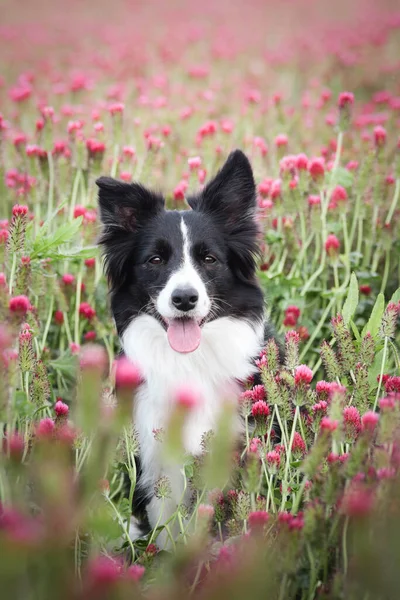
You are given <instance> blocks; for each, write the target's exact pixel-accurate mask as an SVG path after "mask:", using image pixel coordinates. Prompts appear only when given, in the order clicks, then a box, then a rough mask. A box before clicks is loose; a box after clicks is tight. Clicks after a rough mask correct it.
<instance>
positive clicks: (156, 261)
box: [148, 255, 164, 265]
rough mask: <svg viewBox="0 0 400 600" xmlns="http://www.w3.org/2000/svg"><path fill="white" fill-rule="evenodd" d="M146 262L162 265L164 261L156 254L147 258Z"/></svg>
mask: <svg viewBox="0 0 400 600" xmlns="http://www.w3.org/2000/svg"><path fill="white" fill-rule="evenodd" d="M148 262H149V263H151V264H152V265H162V263H163V262H164V261H163V259H162V258H161V256H158V255H156V256H152V257H151V258H149V260H148Z"/></svg>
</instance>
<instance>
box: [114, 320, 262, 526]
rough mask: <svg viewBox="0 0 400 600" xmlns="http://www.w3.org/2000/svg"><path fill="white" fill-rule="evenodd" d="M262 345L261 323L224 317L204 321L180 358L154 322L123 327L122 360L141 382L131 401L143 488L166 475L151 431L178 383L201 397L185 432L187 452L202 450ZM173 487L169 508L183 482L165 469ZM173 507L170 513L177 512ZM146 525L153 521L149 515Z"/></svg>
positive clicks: (164, 418)
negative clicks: (134, 368) (133, 366)
mask: <svg viewBox="0 0 400 600" xmlns="http://www.w3.org/2000/svg"><path fill="white" fill-rule="evenodd" d="M262 344H263V324H262V323H261V322H260V323H257V324H250V323H248V322H247V321H243V320H240V319H234V318H231V317H223V318H221V319H216V320H214V321H211V322H210V323H206V324H205V325H204V327H203V330H202V339H201V344H200V346H199V348H198V349H197V350H195V351H194V352H192V353H190V354H179V353H177V352H175V351H174V350H172V348H171V347H170V346H169V343H168V340H167V336H166V332H165V331H164V329H163V328H162V326H161V325H160V324H159V323H158V322H157V320H156V319H154V318H153V317H151V316H149V315H141V316H139V317H137V318H136V319H134V320H133V321H132V323H131V324H130V325H129V326H128V328H127V329H126V331H125V333H124V335H123V338H122V346H123V349H124V352H125V354H126V356H127V357H128V358H129V359H130V360H132V361H134V362H135V363H136V364H138V366H139V367H140V369H141V371H142V374H143V376H144V379H145V383H144V384H143V385H142V386H141V388H140V390H139V393H138V394H137V397H136V400H135V408H134V415H133V417H134V422H135V427H136V430H137V432H138V435H139V443H140V457H141V463H142V470H143V475H142V486H143V487H148V486H153V485H154V483H155V482H156V481H157V479H158V478H159V477H160V476H161V475H163V474H165V470H163V461H162V460H161V458H162V446H161V445H160V442H158V441H157V440H156V439H155V438H154V433H153V432H154V430H155V429H160V428H165V427H166V425H167V422H168V417H169V414H170V409H171V403H172V402H173V397H174V391H175V390H176V389H177V387H179V386H181V385H185V386H188V385H189V386H193V388H195V389H197V390H198V391H199V392H200V394H201V396H202V400H203V401H202V403H201V405H200V406H199V408H196V409H194V410H193V412H192V413H191V414H190V415H189V417H188V419H187V422H186V425H185V430H184V446H185V450H186V452H188V453H190V454H199V453H200V452H201V438H202V435H203V434H204V433H205V432H207V431H209V430H211V429H213V428H214V427H215V423H216V419H217V416H218V413H219V411H220V409H221V404H222V401H223V400H224V393H225V394H228V393H230V394H231V393H232V386H235V385H236V390H237V391H238V390H239V388H238V386H237V384H236V382H237V380H245V379H247V378H248V377H249V375H251V373H252V372H254V358H255V357H256V356H257V355H258V353H259V352H260V350H261V348H262ZM167 474H168V476H169V478H170V480H171V485H172V496H173V497H172V498H171V501H172V505H174V503H175V505H174V506H175V507H176V503H177V502H178V501H179V498H180V495H181V489H182V487H181V485H180V483H179V480H180V479H181V476H180V473H179V469H178V472H177V473H173V472H171V471H170V470H168V473H167ZM174 506H172V510H175V508H174ZM149 519H150V524H153V523H152V520H153V519H152V518H151V514H150V511H149Z"/></svg>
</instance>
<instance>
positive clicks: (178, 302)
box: [171, 288, 199, 312]
mask: <svg viewBox="0 0 400 600" xmlns="http://www.w3.org/2000/svg"><path fill="white" fill-rule="evenodd" d="M198 299H199V295H198V293H197V292H196V290H195V289H194V288H178V289H176V290H175V291H174V292H173V294H172V298H171V300H172V304H173V305H174V306H175V308H177V309H178V310H183V311H185V312H187V311H188V310H192V309H193V308H194V307H195V306H196V304H197V301H198Z"/></svg>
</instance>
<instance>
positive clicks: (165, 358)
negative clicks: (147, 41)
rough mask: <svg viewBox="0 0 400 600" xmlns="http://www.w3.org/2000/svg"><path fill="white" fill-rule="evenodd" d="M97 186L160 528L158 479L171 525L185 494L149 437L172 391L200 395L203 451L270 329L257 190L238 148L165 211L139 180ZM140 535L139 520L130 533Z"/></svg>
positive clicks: (191, 429)
mask: <svg viewBox="0 0 400 600" xmlns="http://www.w3.org/2000/svg"><path fill="white" fill-rule="evenodd" d="M96 183H97V185H98V187H99V195H98V200H99V208H100V217H101V221H102V224H103V230H102V234H101V238H100V240H99V241H100V244H101V245H102V247H103V250H104V259H105V269H106V274H107V276H108V281H109V285H110V294H111V310H112V314H113V318H114V320H115V324H116V327H117V331H118V335H119V338H120V341H121V345H122V349H123V353H124V354H125V355H126V357H127V358H128V359H130V360H131V361H133V362H134V363H135V364H137V365H138V366H139V367H140V369H141V372H142V375H143V384H142V385H141V386H140V388H139V390H138V391H137V394H136V397H135V403H134V414H133V421H134V426H135V429H136V431H137V434H138V438H139V445H140V456H139V470H138V481H137V486H136V490H135V503H136V507H137V508H140V507H141V508H145V512H146V516H147V519H148V523H149V525H150V527H151V528H154V527H155V526H156V524H157V523H159V517H160V511H161V503H162V501H161V500H160V499H159V498H157V497H156V496H155V494H154V485H155V483H156V482H157V480H158V479H159V478H160V477H161V476H167V477H168V479H169V482H170V486H171V496H170V498H169V499H168V500H167V501H166V503H165V505H164V512H163V521H164V522H165V521H166V520H167V519H168V517H169V516H170V515H172V514H173V513H174V512H175V511H176V508H177V505H178V504H179V502H180V501H181V499H182V493H183V478H182V475H181V473H180V468H179V466H175V467H174V466H166V465H165V464H164V462H163V460H162V458H163V457H162V453H163V450H162V445H160V443H159V442H158V441H156V439H155V436H154V432H155V431H157V430H160V429H164V428H165V427H166V426H167V424H168V418H169V416H170V413H171V406H172V402H173V399H174V393H175V392H176V390H177V389H178V387H179V386H181V385H185V386H188V385H190V386H193V388H194V389H196V390H197V391H198V392H199V393H200V394H201V397H202V399H203V402H202V403H201V405H199V406H198V407H195V408H194V409H193V410H192V411H191V412H190V414H189V416H188V418H187V421H186V423H185V427H184V431H183V444H184V449H185V451H186V452H187V453H188V454H192V455H199V454H200V453H201V452H202V438H203V435H204V433H206V432H209V431H210V430H213V428H214V427H215V424H216V420H217V418H218V415H219V413H220V410H221V406H222V400H223V394H224V391H226V390H227V389H230V390H232V389H234V390H235V393H236V394H237V395H239V394H240V392H241V391H242V387H241V383H240V382H243V381H246V380H247V379H248V378H249V377H250V376H251V375H252V374H253V373H254V372H255V371H256V367H255V359H256V358H257V357H258V356H259V353H260V351H261V350H262V348H263V346H264V344H265V341H266V339H268V338H270V337H272V336H273V335H274V334H273V330H272V328H271V327H270V326H269V324H268V323H266V322H265V316H264V298H263V293H262V290H261V287H260V285H259V283H258V280H257V276H256V263H257V254H258V226H257V223H256V219H255V217H256V187H255V182H254V177H253V172H252V168H251V165H250V162H249V160H248V158H247V157H246V156H245V154H244V153H243V152H242V151H240V150H235V151H233V152H232V153H231V154H230V155H229V157H228V159H227V160H226V162H225V164H224V165H223V166H222V168H221V169H220V171H219V172H218V173H217V174H216V176H215V177H214V178H213V179H212V180H211V181H210V182H209V183H208V184H207V185H206V186H205V187H204V188H203V189H202V191H200V192H199V193H198V194H197V195H193V196H190V197H188V198H187V202H188V205H189V207H190V209H189V210H182V211H178V210H166V209H165V207H164V204H165V203H164V198H163V197H162V195H160V194H158V193H155V192H153V191H150V190H149V189H147V188H146V187H144V186H142V185H140V184H138V183H132V184H128V183H124V182H121V181H117V180H115V179H113V178H111V177H100V178H99V179H98V180H97V181H96ZM239 428H240V427H238V429H239ZM139 534H140V529H139V530H137V531H136V529H135V526H134V525H133V527H132V531H131V535H132V537H135V536H138V535H139ZM159 539H160V537H159ZM158 541H159V540H158ZM164 541H165V540H164Z"/></svg>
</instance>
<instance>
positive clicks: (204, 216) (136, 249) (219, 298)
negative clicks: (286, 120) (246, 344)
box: [96, 150, 264, 335]
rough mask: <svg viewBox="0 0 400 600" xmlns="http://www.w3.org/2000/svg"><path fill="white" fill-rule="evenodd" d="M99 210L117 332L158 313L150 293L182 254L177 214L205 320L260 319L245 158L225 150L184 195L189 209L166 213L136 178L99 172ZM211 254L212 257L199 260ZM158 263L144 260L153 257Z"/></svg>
mask: <svg viewBox="0 0 400 600" xmlns="http://www.w3.org/2000/svg"><path fill="white" fill-rule="evenodd" d="M96 183H97V185H98V186H99V188H100V189H99V205H100V215H101V219H102V221H103V224H104V229H103V233H102V236H101V238H100V244H102V246H103V247H104V254H105V263H106V272H107V275H108V279H109V283H110V289H111V308H112V312H113V316H114V318H115V322H116V325H117V329H118V333H119V334H120V335H121V334H122V333H123V331H124V329H125V328H126V327H127V326H128V324H129V323H130V321H131V320H132V319H133V318H134V317H135V316H137V315H138V314H139V313H144V312H145V313H149V314H151V315H153V316H154V317H156V318H158V319H159V320H160V322H162V320H161V318H160V316H159V315H158V314H157V312H156V310H155V307H154V304H153V303H152V302H151V298H152V297H155V296H156V295H157V294H158V293H159V291H161V289H163V287H164V286H165V284H166V282H167V280H168V278H169V277H170V275H171V273H172V272H173V271H174V270H175V269H176V267H177V266H178V265H179V263H180V261H181V258H182V233H181V229H180V219H181V216H182V215H183V218H184V220H185V223H186V225H187V227H188V230H189V233H190V238H191V243H192V249H193V252H192V254H193V255H192V259H193V261H194V262H195V264H196V267H197V269H198V270H199V272H200V274H201V276H202V279H203V281H204V282H205V285H206V288H207V292H208V294H209V296H210V297H212V298H213V310H212V311H211V314H210V316H209V320H211V319H213V318H217V317H222V316H227V315H231V316H235V317H239V318H243V319H248V320H249V321H256V320H260V319H262V315H263V308H264V301H263V294H262V291H261V288H260V286H259V284H258V282H257V278H256V257H257V252H258V246H257V225H256V223H255V220H254V213H255V209H256V189H255V183H254V179H253V174H252V170H251V166H250V163H249V161H248V159H247V158H246V156H245V155H244V154H243V153H242V152H241V151H240V150H236V151H235V152H232V153H231V154H230V156H229V158H228V160H227V161H226V163H225V165H224V166H223V167H222V169H221V170H220V171H219V173H218V174H217V175H216V176H215V178H214V179H213V180H212V181H211V182H210V183H209V184H208V185H207V186H206V187H205V188H204V190H203V191H202V192H201V193H200V194H198V195H197V196H192V197H190V198H189V199H188V202H189V205H190V206H191V207H192V209H193V210H188V211H181V212H178V211H167V210H165V209H164V200H163V198H162V196H160V195H158V194H155V193H154V192H152V191H149V190H147V189H146V188H144V187H143V186H141V185H138V184H136V183H134V184H128V183H123V182H120V181H116V180H114V179H112V178H110V177H100V179H98V180H97V182H96ZM207 253H211V254H213V255H214V256H216V258H217V259H218V261H217V262H216V263H214V264H212V265H206V264H204V262H203V261H202V257H203V256H204V255H205V254H207ZM155 254H157V255H160V256H162V257H163V259H164V264H163V265H162V266H159V265H157V266H154V265H152V264H150V263H149V259H150V258H151V256H152V255H155Z"/></svg>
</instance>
